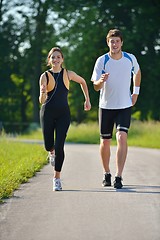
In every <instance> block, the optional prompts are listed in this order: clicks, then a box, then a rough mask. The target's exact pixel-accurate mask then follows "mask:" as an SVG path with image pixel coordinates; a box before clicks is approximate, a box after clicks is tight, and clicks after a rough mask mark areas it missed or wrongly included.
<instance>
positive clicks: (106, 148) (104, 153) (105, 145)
mask: <svg viewBox="0 0 160 240" xmlns="http://www.w3.org/2000/svg"><path fill="white" fill-rule="evenodd" d="M110 142H111V140H110V139H101V142H100V155H101V160H102V165H103V168H104V172H107V173H108V172H110V168H109V161H110Z"/></svg>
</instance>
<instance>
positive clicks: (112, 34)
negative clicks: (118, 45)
mask: <svg viewBox="0 0 160 240" xmlns="http://www.w3.org/2000/svg"><path fill="white" fill-rule="evenodd" d="M111 37H119V38H120V39H121V41H123V36H122V33H121V31H120V30H119V29H116V28H115V29H111V30H109V32H108V34H107V36H106V41H107V43H108V41H109V38H111Z"/></svg>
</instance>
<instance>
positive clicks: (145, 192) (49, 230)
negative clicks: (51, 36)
mask: <svg viewBox="0 0 160 240" xmlns="http://www.w3.org/2000/svg"><path fill="white" fill-rule="evenodd" d="M65 149H66V161H65V164H64V167H63V174H62V178H63V182H64V184H63V191H62V192H52V169H51V166H50V165H47V166H45V167H44V168H43V169H42V171H41V172H39V173H38V174H37V176H36V177H34V178H32V179H31V180H30V182H29V183H27V184H23V185H21V188H20V189H19V190H18V191H16V192H15V194H14V197H13V198H11V199H9V200H7V201H6V203H5V204H3V205H1V206H0V239H1V240H53V239H55V240H104V239H108V240H159V239H160V150H151V149H142V148H129V153H128V159H127V163H126V166H125V170H124V176H123V178H124V181H123V183H124V188H123V189H121V190H115V189H114V188H113V187H109V188H102V187H101V181H102V168H101V163H100V161H99V147H98V145H83V144H76V145H75V144H67V145H65ZM114 158H115V147H112V158H111V170H112V175H114V173H115V160H114Z"/></svg>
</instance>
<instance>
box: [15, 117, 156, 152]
mask: <svg viewBox="0 0 160 240" xmlns="http://www.w3.org/2000/svg"><path fill="white" fill-rule="evenodd" d="M18 137H19V138H27V139H40V140H42V132H41V129H40V128H39V129H37V130H36V131H32V132H30V133H29V134H23V135H21V136H18ZM66 141H67V142H74V143H88V144H99V128H98V124H97V123H87V124H79V125H77V124H71V126H70V128H69V131H68V135H67V139H66ZM115 144H116V140H115V131H114V135H113V140H112V145H115ZM128 144H129V146H138V147H145V148H159V149H160V122H152V121H150V122H140V121H132V123H131V127H130V130H129V135H128Z"/></svg>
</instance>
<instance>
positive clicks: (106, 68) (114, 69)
mask: <svg viewBox="0 0 160 240" xmlns="http://www.w3.org/2000/svg"><path fill="white" fill-rule="evenodd" d="M106 42H107V45H108V47H109V52H108V53H106V54H104V55H102V56H100V57H99V58H98V59H97V61H96V63H95V66H94V70H93V74H92V81H93V84H94V89H95V90H96V91H99V90H100V99H99V126H100V138H101V140H100V155H101V160H102V164H103V169H104V177H103V182H102V186H104V187H106V186H111V173H110V167H109V162H110V143H111V139H112V133H113V127H114V124H115V126H116V131H117V132H116V140H117V151H116V174H115V180H114V188H117V189H119V188H122V187H123V185H122V172H123V169H124V165H125V161H126V157H127V148H128V146H127V134H128V129H129V127H130V120H131V109H132V106H134V105H135V103H136V101H137V98H138V95H139V90H140V82H141V71H140V67H139V64H138V62H137V60H136V57H135V56H134V55H133V54H130V53H126V52H123V51H122V45H123V37H122V33H121V32H120V31H119V30H118V29H112V30H110V31H109V32H108V34H107V36H106ZM132 79H133V93H132V95H131V93H130V86H131V80H132Z"/></svg>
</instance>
